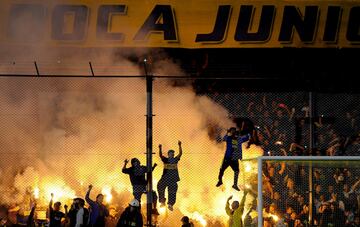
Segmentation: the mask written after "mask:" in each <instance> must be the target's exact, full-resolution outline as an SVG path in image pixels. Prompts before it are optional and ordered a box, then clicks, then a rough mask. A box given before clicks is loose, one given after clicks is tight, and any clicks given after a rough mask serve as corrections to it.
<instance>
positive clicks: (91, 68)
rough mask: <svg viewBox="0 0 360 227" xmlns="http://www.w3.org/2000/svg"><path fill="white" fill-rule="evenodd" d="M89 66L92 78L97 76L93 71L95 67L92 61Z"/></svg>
mask: <svg viewBox="0 0 360 227" xmlns="http://www.w3.org/2000/svg"><path fill="white" fill-rule="evenodd" d="M89 66H90V71H91V75H92V76H95V74H94V69H93V67H92V64H91V61H89Z"/></svg>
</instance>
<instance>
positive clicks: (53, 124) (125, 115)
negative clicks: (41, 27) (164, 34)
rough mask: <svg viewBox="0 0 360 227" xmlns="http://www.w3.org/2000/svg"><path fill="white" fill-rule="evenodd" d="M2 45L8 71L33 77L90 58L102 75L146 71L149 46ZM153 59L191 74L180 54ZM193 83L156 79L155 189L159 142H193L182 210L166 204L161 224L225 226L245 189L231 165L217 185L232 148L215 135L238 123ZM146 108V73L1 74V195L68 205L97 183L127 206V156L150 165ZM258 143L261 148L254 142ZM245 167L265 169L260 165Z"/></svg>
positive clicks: (77, 66)
mask: <svg viewBox="0 0 360 227" xmlns="http://www.w3.org/2000/svg"><path fill="white" fill-rule="evenodd" d="M29 26H31V25H26V24H25V25H24V24H23V23H19V24H16V26H15V27H14V29H16V30H15V31H14V32H17V33H19V32H20V33H21V34H22V33H24V34H26V33H28V32H29V31H28V27H29ZM36 32H40V31H36ZM34 34H35V33H34ZM1 49H2V52H1V53H0V63H1V64H0V73H2V74H24V75H35V74H36V70H35V65H34V63H33V62H34V61H36V62H37V65H38V70H39V72H40V74H43V75H45V74H46V75H59V74H60V75H74V74H75V75H91V70H90V66H89V62H92V66H93V70H94V73H95V75H143V71H144V70H143V68H142V64H139V62H137V61H136V60H137V59H139V58H138V57H137V56H138V55H139V54H147V53H148V50H143V49H137V50H121V53H115V54H114V53H113V50H109V49H105V50H91V51H87V50H84V49H81V52H80V53H77V54H74V53H75V52H78V51H79V49H73V48H70V47H69V48H62V49H61V50H59V49H56V48H50V47H47V46H42V45H32V46H30V47H28V46H27V47H26V48H25V47H24V46H20V45H18V46H12V47H11V48H7V47H6V48H5V47H4V46H1ZM156 55H161V53H158V52H157V53H156ZM124 56H125V57H124ZM134 56H135V57H134ZM128 59H132V61H129V60H128ZM133 59H135V60H133ZM140 59H141V58H140ZM149 61H150V63H151V65H152V67H150V68H149V70H150V73H152V74H154V75H181V76H186V75H185V74H184V73H183V72H182V71H181V69H180V67H179V66H178V65H177V64H176V63H175V62H173V61H172V60H171V59H168V58H166V57H157V58H156V60H154V59H152V58H149ZM184 81H185V82H184ZM190 84H191V81H190V80H188V81H186V80H175V79H172V80H169V79H161V78H157V79H155V80H154V114H155V116H154V152H156V154H155V155H154V162H156V163H158V164H159V166H158V167H157V169H155V171H154V186H155V187H154V188H156V183H157V181H158V180H159V179H160V177H161V174H162V167H163V165H162V163H161V160H160V159H159V157H158V153H157V146H158V144H160V143H161V144H162V145H163V148H164V151H165V152H164V153H165V154H166V151H167V150H168V149H174V150H175V151H176V152H177V151H178V149H177V143H178V140H181V141H182V143H183V150H184V154H183V157H182V160H181V161H180V163H179V172H180V178H181V181H180V182H179V191H178V198H177V203H176V204H175V210H174V211H173V212H169V211H161V215H160V217H159V219H160V222H161V226H174V225H178V223H180V219H181V217H182V216H183V215H187V216H189V217H190V218H191V219H192V220H193V221H194V222H196V223H198V224H199V225H208V226H220V225H221V224H224V223H225V220H226V219H227V218H226V214H225V209H224V206H225V203H226V199H227V198H228V196H230V195H234V197H235V198H236V199H239V198H240V193H236V192H235V191H232V190H231V185H232V181H233V176H232V173H231V171H230V170H228V172H226V174H225V176H224V183H225V187H223V188H216V187H215V184H216V181H217V175H218V169H219V167H220V165H221V161H222V158H223V155H224V149H225V146H224V144H223V143H218V141H217V140H216V139H217V138H215V137H214V135H217V134H219V135H220V134H224V133H225V131H226V129H227V128H228V127H230V126H233V125H234V123H233V122H232V121H231V120H229V118H228V112H227V110H226V109H224V108H223V107H222V106H220V105H218V104H217V103H215V102H214V101H212V100H211V99H210V98H208V97H206V96H197V95H196V94H195V92H194V91H193V90H192V88H191V86H189V85H190ZM145 114H146V89H145V81H144V80H143V79H139V78H91V77H88V78H77V79H75V78H41V77H37V78H21V77H16V78H11V77H2V78H0V124H1V126H2V130H1V132H0V145H1V148H0V157H1V158H0V201H2V203H6V204H8V205H10V206H11V207H16V206H18V207H19V208H20V212H22V213H24V214H25V213H26V211H28V210H29V207H30V204H31V202H32V201H33V200H37V201H38V204H39V207H40V208H41V207H43V208H44V209H45V208H46V205H47V203H48V201H49V199H50V194H51V193H54V195H55V199H56V200H59V201H61V202H63V203H69V202H71V199H72V198H74V197H76V196H80V197H84V196H85V193H86V190H87V186H88V185H89V184H93V185H94V189H93V194H92V198H94V197H95V196H96V194H97V193H104V194H105V200H106V201H107V202H108V203H109V204H111V205H112V206H111V207H112V208H114V209H115V210H116V211H122V209H123V208H124V207H125V206H127V203H128V201H129V200H131V199H132V195H131V185H130V181H129V178H128V176H127V175H124V174H122V173H121V168H122V166H123V161H124V160H125V159H130V158H133V157H137V158H139V159H140V161H141V163H142V164H145V163H146V162H145V161H146V159H145V154H144V153H145V150H146V147H145V136H146V133H145V132H146V130H145V126H146V122H145V120H146V118H145V116H144V115H145ZM214 132H215V133H214ZM249 150H251V153H252V155H255V156H256V155H257V154H258V153H260V152H257V151H259V149H258V148H255V147H254V146H252V147H251V149H249ZM244 153H245V156H246V155H247V152H246V151H245V152H244ZM248 153H250V152H248ZM243 169H244V168H243ZM245 169H246V168H245ZM246 171H247V172H250V171H253V172H256V170H255V168H253V167H252V166H250V167H249V168H247V169H246ZM243 172H244V171H243ZM245 179H246V178H245V177H244V176H240V182H239V183H240V184H243V185H245V184H247V183H248V182H247V181H246V180H245ZM144 201H145V196H143V202H144ZM114 213H116V212H114Z"/></svg>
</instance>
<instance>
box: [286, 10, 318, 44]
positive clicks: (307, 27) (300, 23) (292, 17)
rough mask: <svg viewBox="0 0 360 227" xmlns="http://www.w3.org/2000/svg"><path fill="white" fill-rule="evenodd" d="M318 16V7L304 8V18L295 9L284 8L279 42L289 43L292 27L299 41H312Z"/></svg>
mask: <svg viewBox="0 0 360 227" xmlns="http://www.w3.org/2000/svg"><path fill="white" fill-rule="evenodd" d="M318 14H319V10H318V6H306V7H305V15H304V17H303V16H302V15H301V12H299V9H298V8H297V7H295V6H285V8H284V16H283V19H282V24H281V29H280V35H279V41H281V42H291V41H292V38H293V37H292V36H293V28H294V27H295V29H296V30H297V32H298V33H299V36H300V39H301V41H303V42H312V41H314V36H315V29H316V25H317V19H318Z"/></svg>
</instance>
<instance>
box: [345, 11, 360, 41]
mask: <svg viewBox="0 0 360 227" xmlns="http://www.w3.org/2000/svg"><path fill="white" fill-rule="evenodd" d="M348 23H349V24H348V28H347V33H346V38H347V40H349V41H351V42H359V41H360V32H359V31H360V6H356V7H353V8H351V10H350V16H349V22H348Z"/></svg>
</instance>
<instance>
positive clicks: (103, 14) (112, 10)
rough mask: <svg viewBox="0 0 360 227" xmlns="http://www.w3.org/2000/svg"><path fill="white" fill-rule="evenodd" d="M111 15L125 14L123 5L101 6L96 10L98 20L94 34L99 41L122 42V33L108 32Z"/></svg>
mask: <svg viewBox="0 0 360 227" xmlns="http://www.w3.org/2000/svg"><path fill="white" fill-rule="evenodd" d="M112 14H121V15H124V14H126V6H125V5H102V6H100V7H99V10H98V20H97V28H96V34H97V37H98V38H99V39H105V40H122V39H123V38H124V34H123V33H110V32H108V31H109V29H108V27H109V24H110V23H111V18H110V16H111V15H112Z"/></svg>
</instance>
